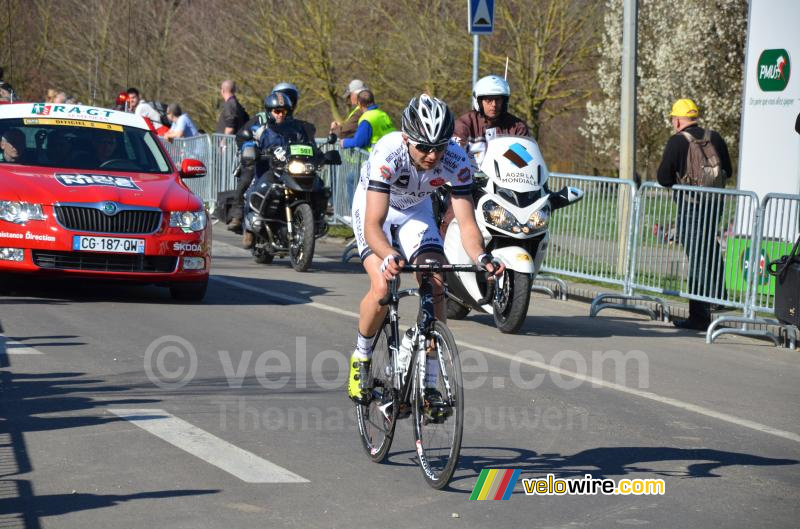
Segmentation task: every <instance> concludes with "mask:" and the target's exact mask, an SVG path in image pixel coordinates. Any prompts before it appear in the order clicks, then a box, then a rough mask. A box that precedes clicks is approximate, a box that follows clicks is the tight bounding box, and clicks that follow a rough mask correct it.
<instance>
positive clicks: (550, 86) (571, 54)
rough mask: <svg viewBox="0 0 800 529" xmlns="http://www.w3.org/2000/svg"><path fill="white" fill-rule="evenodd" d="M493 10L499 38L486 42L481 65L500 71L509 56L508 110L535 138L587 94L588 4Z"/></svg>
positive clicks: (544, 2)
mask: <svg viewBox="0 0 800 529" xmlns="http://www.w3.org/2000/svg"><path fill="white" fill-rule="evenodd" d="M495 9H497V14H496V24H497V28H496V29H495V31H496V32H497V33H498V35H499V37H498V38H496V39H491V40H490V41H489V44H488V46H487V52H486V53H485V58H486V65H487V66H488V69H489V71H491V72H494V73H497V72H502V71H503V68H504V66H505V60H506V57H507V56H508V57H509V58H510V61H509V80H510V81H511V83H512V84H513V85H514V86H515V89H514V97H512V100H511V109H512V111H514V112H516V113H517V114H518V115H519V116H520V117H522V118H523V119H525V121H526V122H527V123H528V127H529V128H530V131H531V134H532V135H533V137H535V138H538V137H539V133H540V131H541V128H542V125H543V124H545V123H546V122H547V121H549V120H551V119H553V118H555V117H557V116H560V115H563V114H565V113H569V112H571V111H572V110H575V109H576V108H579V107H582V106H583V105H584V104H585V102H586V99H587V98H588V97H589V96H590V95H591V93H592V84H591V81H590V77H591V75H592V69H591V67H590V66H591V62H590V61H591V59H592V58H593V53H594V47H595V38H596V37H595V30H594V29H593V27H594V26H595V24H593V22H594V20H595V18H596V14H595V7H594V3H593V2H582V1H570V0H536V1H535V2H534V5H531V3H530V2H529V1H519V0H516V1H509V2H502V3H501V2H498V3H497V5H496V8H495ZM484 69H486V67H484Z"/></svg>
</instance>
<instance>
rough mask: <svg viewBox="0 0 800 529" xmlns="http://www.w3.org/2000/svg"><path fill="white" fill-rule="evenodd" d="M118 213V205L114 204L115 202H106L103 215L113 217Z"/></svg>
mask: <svg viewBox="0 0 800 529" xmlns="http://www.w3.org/2000/svg"><path fill="white" fill-rule="evenodd" d="M116 212H117V205H116V204H114V203H113V202H104V203H103V213H105V214H106V215H108V216H111V215H113V214H114V213H116Z"/></svg>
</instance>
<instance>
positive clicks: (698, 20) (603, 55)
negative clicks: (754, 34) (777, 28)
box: [581, 0, 747, 178]
mask: <svg viewBox="0 0 800 529" xmlns="http://www.w3.org/2000/svg"><path fill="white" fill-rule="evenodd" d="M604 18H605V28H606V31H605V34H604V35H603V38H602V42H601V44H600V47H599V49H598V51H599V53H600V61H599V62H598V64H597V78H598V80H599V83H600V90H601V94H602V95H601V97H600V98H598V99H597V100H595V101H591V102H589V103H588V104H587V117H586V120H585V122H584V126H583V127H582V128H581V132H582V133H583V134H584V135H585V136H586V137H587V138H589V139H590V140H591V142H592V144H593V145H594V146H595V148H596V149H597V150H598V151H599V152H601V153H603V154H605V155H607V156H609V157H612V158H613V157H614V156H615V155H616V154H617V152H618V150H619V108H620V101H619V98H620V81H621V79H620V77H621V72H620V67H621V60H620V58H621V56H622V1H621V0H607V1H606V14H605V17H604ZM746 24H747V1H746V0H715V1H714V2H709V1H707V0H673V1H672V2H659V1H653V0H642V1H640V4H639V19H638V33H639V35H638V36H639V38H638V51H637V62H638V64H637V79H638V88H637V97H636V105H637V114H638V115H637V120H636V126H637V138H636V140H637V157H638V160H637V169H638V170H639V172H640V173H641V174H642V175H645V176H647V177H649V178H652V177H653V175H654V174H655V171H656V169H657V168H658V163H659V160H660V158H661V153H662V152H663V148H664V143H665V142H666V139H667V137H668V136H669V135H670V134H671V132H670V128H669V120H668V119H667V115H668V113H669V110H670V108H671V105H672V103H673V102H674V101H675V100H676V99H679V98H683V97H688V98H691V99H693V100H694V101H695V102H696V103H697V104H698V106H699V107H700V111H701V120H702V122H703V125H704V126H708V127H710V128H712V129H714V130H717V131H719V133H720V134H722V136H723V137H724V138H725V141H726V142H727V143H728V146H729V148H730V150H731V151H732V154H734V153H735V151H736V146H738V142H739V121H740V118H741V116H740V113H741V92H742V68H743V66H744V45H745V35H746Z"/></svg>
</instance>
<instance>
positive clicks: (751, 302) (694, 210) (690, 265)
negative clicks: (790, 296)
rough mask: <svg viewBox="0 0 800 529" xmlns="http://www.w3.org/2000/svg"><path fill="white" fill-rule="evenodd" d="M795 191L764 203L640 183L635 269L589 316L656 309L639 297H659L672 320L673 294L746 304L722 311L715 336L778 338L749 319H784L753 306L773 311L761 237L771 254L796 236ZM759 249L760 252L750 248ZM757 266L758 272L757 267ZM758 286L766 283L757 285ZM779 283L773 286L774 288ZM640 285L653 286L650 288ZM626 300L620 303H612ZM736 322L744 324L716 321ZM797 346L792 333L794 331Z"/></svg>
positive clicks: (711, 332)
mask: <svg viewBox="0 0 800 529" xmlns="http://www.w3.org/2000/svg"><path fill="white" fill-rule="evenodd" d="M798 201H800V197H798V196H790V195H769V196H768V197H767V198H765V201H764V203H763V204H762V205H761V206H760V207H759V203H758V197H757V196H756V195H755V193H752V192H747V191H737V190H726V189H712V188H698V187H687V186H675V187H673V188H671V189H668V188H663V187H661V186H659V185H658V184H656V183H654V182H648V183H645V184H644V185H642V186H641V188H640V189H639V191H638V192H637V193H636V196H635V199H634V218H633V231H632V245H631V259H630V268H629V270H628V276H627V280H626V284H625V289H624V290H625V291H624V293H623V294H619V293H606V294H600V295H599V296H597V297H595V299H594V300H593V301H592V306H591V309H590V315H591V316H596V315H597V313H598V312H600V311H601V310H602V309H604V308H619V309H624V310H634V311H639V312H644V313H647V314H649V315H650V317H651V318H652V319H656V315H655V312H654V311H653V310H652V309H651V308H650V307H649V306H648V305H647V304H642V303H638V302H654V303H655V304H656V306H657V307H659V308H660V309H661V313H662V315H663V319H664V320H665V321H668V320H669V312H668V307H667V304H666V301H664V299H663V298H662V297H660V296H666V295H671V296H676V297H680V298H682V299H688V300H690V301H700V302H706V303H710V304H712V305H713V306H714V307H715V308H720V307H728V308H731V309H740V310H742V312H743V314H744V316H742V317H738V316H722V317H720V318H717V319H716V320H713V321H712V323H711V325H710V326H709V328H708V329H707V332H706V341H707V342H708V343H712V342H713V341H714V340H715V339H716V338H717V337H718V336H720V335H722V334H743V335H752V336H764V337H768V338H770V339H772V340H773V341H774V343H775V344H776V345H777V344H778V338H777V337H776V336H774V335H773V334H772V333H770V332H769V331H768V330H766V328H765V329H753V328H750V327H749V325H751V324H760V325H764V326H765V325H767V324H771V325H780V323H779V322H778V321H777V320H774V319H768V318H764V317H756V315H755V312H756V311H763V312H774V303H773V301H774V300H773V299H772V297H771V296H772V295H773V294H772V293H774V289H773V290H769V288H768V287H764V285H767V284H769V282H770V277H769V276H768V274H767V272H766V264H768V262H769V260H770V257H768V256H766V255H765V253H764V250H763V249H764V246H763V245H762V242H761V241H762V240H763V239H764V238H765V237H769V239H770V242H769V245H767V248H768V250H769V253H770V256H771V258H772V259H775V258H777V257H778V256H779V255H780V253H779V252H780V251H784V253H786V251H785V249H786V247H787V245H788V247H789V248H791V244H792V242H793V241H794V239H793V238H792V236H794V235H796V232H797V222H796V221H797V205H798ZM753 248H762V251H761V252H754V251H752V249H753ZM752 271H755V273H752ZM759 285H761V286H759ZM773 288H774V287H773ZM637 292H651V293H653V294H656V296H653V295H645V294H640V293H637ZM608 299H621V300H622V302H620V303H614V302H608V301H606V300H608ZM726 322H736V323H741V324H742V325H741V326H740V327H739V328H732V327H724V328H719V327H720V326H721V325H722V324H723V323H726ZM789 336H790V341H791V344H792V347H793V346H794V341H795V338H794V332H793V331H792V332H791V333H789Z"/></svg>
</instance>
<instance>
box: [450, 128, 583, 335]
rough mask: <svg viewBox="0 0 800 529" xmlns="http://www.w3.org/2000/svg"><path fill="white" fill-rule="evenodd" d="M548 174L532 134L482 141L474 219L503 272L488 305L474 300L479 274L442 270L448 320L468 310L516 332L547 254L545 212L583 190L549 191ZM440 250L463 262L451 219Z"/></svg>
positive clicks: (479, 293)
mask: <svg viewBox="0 0 800 529" xmlns="http://www.w3.org/2000/svg"><path fill="white" fill-rule="evenodd" d="M548 176H549V172H548V170H547V166H546V165H545V163H544V159H543V158H542V154H541V152H540V151H539V146H538V145H537V144H536V142H535V141H534V140H533V139H532V138H526V137H519V136H495V137H493V138H492V139H490V140H489V141H488V143H487V144H486V149H485V153H483V156H482V160H481V162H480V167H479V172H476V173H475V177H476V178H475V181H476V184H475V186H474V188H473V200H474V201H475V204H476V209H475V218H476V220H477V222H478V227H479V228H480V230H481V234H482V235H483V239H484V243H485V245H486V249H487V251H490V252H491V254H492V255H493V256H494V257H496V258H497V259H499V260H500V261H502V262H503V263H504V264H505V266H506V272H505V273H504V274H503V276H502V277H501V278H499V279H498V280H497V286H496V295H495V297H494V301H493V302H491V304H489V303H486V304H480V303H479V301H480V300H483V299H484V298H485V294H486V292H487V286H486V278H485V275H484V274H476V273H472V272H456V273H450V274H448V276H447V286H448V300H447V316H448V317H449V318H452V319H463V318H464V317H466V315H467V314H468V313H469V312H470V310H473V309H474V310H478V311H481V312H486V313H489V314H492V315H494V321H495V325H496V326H497V328H498V329H500V331H501V332H504V333H514V332H516V331H517V330H519V328H520V326H521V325H522V323H523V322H524V321H525V317H526V316H527V313H528V304H529V303H530V296H531V285H532V283H533V280H534V279H535V278H536V274H537V273H538V272H539V268H540V267H541V265H542V260H543V259H544V256H545V254H546V253H547V246H548V243H549V240H550V236H549V234H548V225H549V223H550V216H551V214H552V212H553V211H555V210H556V209H559V208H563V207H565V206H568V205H570V204H574V203H575V202H577V201H578V200H580V199H581V198H582V197H583V191H581V190H580V189H578V188H575V187H564V188H563V189H561V190H560V191H558V192H557V193H550V192H549V191H548V190H547V188H546V186H545V184H546V182H547V179H548ZM448 199H449V197H447V196H441V195H440V196H439V200H440V208H442V209H440V211H444V210H445V209H446V208H447V207H448V206H449V204H448V201H449V200H448ZM444 252H445V256H446V257H447V260H448V261H449V262H451V263H466V262H469V256H468V255H467V253H466V252H465V251H464V247H463V246H462V245H461V231H460V229H459V227H458V222H457V221H456V220H455V219H453V220H452V221H450V222H449V225H448V226H447V232H446V235H445V240H444Z"/></svg>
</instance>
